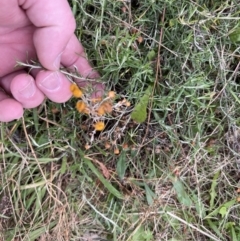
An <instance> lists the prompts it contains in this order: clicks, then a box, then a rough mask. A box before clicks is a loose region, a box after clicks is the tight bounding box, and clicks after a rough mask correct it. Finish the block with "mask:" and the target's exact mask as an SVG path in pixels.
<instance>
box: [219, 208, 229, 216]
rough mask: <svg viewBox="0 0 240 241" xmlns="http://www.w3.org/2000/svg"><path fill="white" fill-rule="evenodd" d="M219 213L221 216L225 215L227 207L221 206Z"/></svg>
mask: <svg viewBox="0 0 240 241" xmlns="http://www.w3.org/2000/svg"><path fill="white" fill-rule="evenodd" d="M219 214H221V215H222V218H223V217H225V216H226V214H227V208H226V206H222V207H221V208H220V209H219Z"/></svg>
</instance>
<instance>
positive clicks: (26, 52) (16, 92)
mask: <svg viewBox="0 0 240 241" xmlns="http://www.w3.org/2000/svg"><path fill="white" fill-rule="evenodd" d="M0 6H1V8H0V122H9V121H12V120H15V119H19V118H20V117H22V115H23V112H24V108H34V107H37V106H38V105H40V104H41V103H42V102H43V100H44V98H45V97H47V98H49V99H50V100H52V101H54V102H58V103H62V102H65V101H67V100H68V99H69V98H70V97H71V92H70V88H69V86H70V82H69V80H67V78H66V76H64V75H63V74H62V73H60V72H59V67H60V65H62V66H64V67H68V68H70V69H71V68H75V69H77V70H78V72H79V73H80V75H81V76H83V77H84V78H98V77H99V75H98V73H97V72H96V71H94V70H93V69H92V67H91V65H90V64H89V62H88V61H87V59H86V55H85V53H84V49H83V46H82V45H81V43H80V42H79V41H78V39H77V37H76V36H75V35H74V30H75V27H76V23H75V19H74V16H73V14H72V12H71V9H70V6H69V4H68V2H67V0H40V1H39V0H0ZM31 60H38V61H39V62H40V63H41V65H42V66H43V67H44V69H41V70H38V71H32V73H31V74H29V72H26V71H28V70H26V69H23V68H19V67H18V68H16V67H15V66H16V61H20V62H24V63H27V62H30V61H31ZM98 87H99V88H100V89H101V88H102V87H101V86H98Z"/></svg>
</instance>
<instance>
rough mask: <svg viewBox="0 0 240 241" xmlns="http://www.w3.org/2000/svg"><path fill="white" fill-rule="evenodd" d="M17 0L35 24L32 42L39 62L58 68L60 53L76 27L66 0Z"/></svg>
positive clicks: (53, 68) (46, 66) (50, 67)
mask: <svg viewBox="0 0 240 241" xmlns="http://www.w3.org/2000/svg"><path fill="white" fill-rule="evenodd" d="M19 2H20V6H21V8H22V9H24V10H25V12H26V14H27V16H28V18H29V19H30V21H31V22H32V23H33V25H35V26H36V30H35V32H34V35H33V42H34V45H35V48H36V52H37V56H38V59H39V61H40V63H41V64H42V65H43V67H45V68H46V69H49V70H58V69H59V67H60V61H61V54H62V52H63V51H64V49H65V47H66V45H67V43H68V41H69V40H70V38H71V37H72V35H73V33H74V30H75V27H76V23H75V19H74V17H73V14H72V12H71V8H70V6H69V4H68V2H67V0H54V1H49V0H41V1H36V0H22V1H19Z"/></svg>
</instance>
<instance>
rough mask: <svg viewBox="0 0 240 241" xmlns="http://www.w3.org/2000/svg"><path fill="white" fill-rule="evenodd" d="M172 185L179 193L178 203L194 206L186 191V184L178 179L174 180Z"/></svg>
mask: <svg viewBox="0 0 240 241" xmlns="http://www.w3.org/2000/svg"><path fill="white" fill-rule="evenodd" d="M172 183H173V187H174V189H175V191H176V193H177V198H178V201H179V202H180V203H181V204H183V205H185V206H188V207H190V206H191V205H192V200H191V198H190V197H189V196H188V194H187V192H186V191H185V187H184V184H183V183H182V182H181V181H180V180H179V179H178V178H172Z"/></svg>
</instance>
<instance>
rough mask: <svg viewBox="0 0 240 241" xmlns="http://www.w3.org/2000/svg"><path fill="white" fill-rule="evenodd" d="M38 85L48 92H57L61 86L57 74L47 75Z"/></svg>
mask: <svg viewBox="0 0 240 241" xmlns="http://www.w3.org/2000/svg"><path fill="white" fill-rule="evenodd" d="M40 85H41V86H42V87H43V88H45V89H46V90H49V91H55V90H57V89H58V88H59V87H60V85H61V79H60V76H59V74H58V72H54V73H52V74H50V75H48V76H47V77H46V78H45V79H43V80H42V81H41V82H40Z"/></svg>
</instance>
